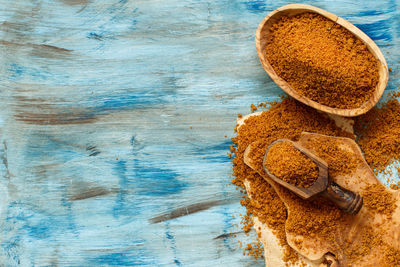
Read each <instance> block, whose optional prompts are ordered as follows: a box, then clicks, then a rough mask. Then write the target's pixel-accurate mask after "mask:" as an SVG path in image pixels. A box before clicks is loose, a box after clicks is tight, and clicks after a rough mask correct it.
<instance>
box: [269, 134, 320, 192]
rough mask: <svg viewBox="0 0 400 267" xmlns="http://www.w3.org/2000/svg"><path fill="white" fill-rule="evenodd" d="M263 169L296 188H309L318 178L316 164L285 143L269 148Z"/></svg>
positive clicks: (291, 145)
mask: <svg viewBox="0 0 400 267" xmlns="http://www.w3.org/2000/svg"><path fill="white" fill-rule="evenodd" d="M265 167H266V168H267V169H268V171H269V172H270V173H272V174H273V175H275V176H276V177H278V178H280V179H282V180H284V181H285V182H287V183H290V184H292V185H294V186H298V187H303V188H307V187H310V186H311V185H313V184H314V183H315V181H316V180H317V178H318V166H317V164H315V163H314V161H312V160H311V159H310V158H308V157H307V156H306V155H304V154H303V153H302V152H300V151H299V150H298V149H296V148H295V147H294V145H293V144H292V143H291V142H287V141H286V142H278V143H276V144H274V145H273V146H271V147H270V148H269V150H268V154H267V157H266V160H265Z"/></svg>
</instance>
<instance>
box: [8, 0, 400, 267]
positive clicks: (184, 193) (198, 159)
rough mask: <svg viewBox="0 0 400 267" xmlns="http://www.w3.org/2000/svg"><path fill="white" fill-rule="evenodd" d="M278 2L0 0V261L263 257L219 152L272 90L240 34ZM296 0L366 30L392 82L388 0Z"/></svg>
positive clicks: (171, 262)
mask: <svg viewBox="0 0 400 267" xmlns="http://www.w3.org/2000/svg"><path fill="white" fill-rule="evenodd" d="M288 3H290V2H288V1H264V0H253V1H246V0H244V1H228V0H222V1H194V0H188V1H178V0H170V1H159V0H135V1H132V0H131V1H127V0H125V1H124V0H121V1H114V0H112V1H104V0H103V1H101V0H90V1H89V0H72V1H70V0H62V1H61V0H60V1H56V0H48V1H40V0H38V1H27V0H17V1H6V0H0V4H1V9H0V49H1V50H2V53H0V59H1V63H2V64H1V65H0V74H1V75H0V90H1V93H2V98H1V101H0V134H1V142H0V158H1V160H0V163H1V164H0V172H1V175H2V179H1V180H0V191H1V195H2V198H1V202H0V205H1V206H0V220H1V228H0V229H1V231H0V240H1V245H0V262H1V263H2V265H4V266H17V265H19V266H215V265H221V264H223V265H226V266H263V265H264V262H263V261H262V260H259V261H257V262H254V260H253V259H251V258H249V257H246V256H243V255H242V248H239V246H238V243H237V241H238V240H241V241H243V242H245V240H246V239H247V240H255V238H254V234H253V235H252V236H249V237H246V236H245V235H244V234H243V233H242V232H240V230H241V229H240V227H239V226H238V225H239V223H240V220H241V219H240V215H239V214H240V213H244V210H243V208H242V207H241V206H240V204H239V200H240V194H239V192H238V191H237V190H236V189H235V188H234V187H233V186H231V185H230V184H229V183H230V179H231V164H230V161H229V159H228V158H227V155H226V154H227V152H228V149H229V145H230V144H231V141H230V138H229V137H232V136H233V131H232V130H233V128H234V126H235V118H236V114H237V113H243V114H246V113H248V112H249V110H250V109H249V105H250V104H252V103H254V104H256V103H257V102H261V101H271V100H279V95H281V94H282V91H281V89H280V88H279V87H277V86H276V85H275V84H274V83H273V82H272V81H271V80H270V78H269V77H267V75H266V74H265V72H264V70H263V69H262V66H261V64H260V63H259V60H258V58H257V52H256V49H255V47H254V34H255V31H256V28H257V25H258V23H259V22H260V21H261V20H262V18H264V17H265V16H266V14H268V13H269V12H271V11H272V10H274V9H276V8H277V7H279V6H282V5H285V4H288ZM307 3H309V4H312V5H315V6H318V7H320V8H323V9H326V10H329V11H330V12H332V13H335V14H338V15H339V16H341V17H344V18H346V19H348V20H349V21H351V22H352V23H354V24H355V25H356V26H357V27H359V28H360V29H361V30H363V31H364V32H365V33H366V34H368V35H369V36H370V37H371V38H372V39H373V40H374V41H375V42H376V43H377V44H378V45H379V47H380V48H381V50H382V51H383V53H384V54H385V56H386V58H387V60H388V65H389V67H391V68H392V69H393V72H392V73H391V77H390V79H391V80H390V81H389V87H388V88H389V89H390V90H393V89H395V88H397V86H398V82H399V74H398V73H399V72H398V67H397V64H398V61H399V55H400V54H399V53H398V47H400V46H399V45H400V44H399V40H400V39H399V36H398V25H399V11H398V4H399V1H372V0H368V1H363V2H355V1H349V0H346V1H344V0H342V1H329V0H326V1H318V2H317V1H307ZM190 126H192V129H190ZM225 135H226V136H227V138H226V137H225ZM186 210H187V212H186ZM182 211H185V212H182ZM177 215H180V216H177ZM154 218H158V220H155V219H154ZM236 232H239V233H238V234H237V235H235V234H232V233H236ZM217 237H218V238H217Z"/></svg>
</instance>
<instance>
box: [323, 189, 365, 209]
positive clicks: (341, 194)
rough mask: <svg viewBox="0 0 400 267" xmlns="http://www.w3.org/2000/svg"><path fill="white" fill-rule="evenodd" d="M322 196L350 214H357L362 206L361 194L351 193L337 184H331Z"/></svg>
mask: <svg viewBox="0 0 400 267" xmlns="http://www.w3.org/2000/svg"><path fill="white" fill-rule="evenodd" d="M322 196H324V197H326V198H328V199H330V200H331V201H332V202H333V203H335V204H336V205H337V206H338V207H339V208H341V209H342V210H343V211H345V212H347V213H349V214H357V213H358V212H359V211H360V209H361V207H362V205H363V198H362V196H360V194H357V193H354V192H352V191H349V190H347V189H345V188H343V187H341V186H340V185H338V184H337V183H335V182H331V183H330V184H329V185H328V187H327V188H326V190H325V191H324V192H322Z"/></svg>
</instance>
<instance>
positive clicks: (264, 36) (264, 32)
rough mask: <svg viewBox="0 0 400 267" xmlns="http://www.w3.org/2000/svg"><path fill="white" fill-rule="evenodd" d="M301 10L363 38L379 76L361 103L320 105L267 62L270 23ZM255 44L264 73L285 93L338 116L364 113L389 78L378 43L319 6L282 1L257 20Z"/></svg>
mask: <svg viewBox="0 0 400 267" xmlns="http://www.w3.org/2000/svg"><path fill="white" fill-rule="evenodd" d="M302 13H316V14H319V15H321V16H323V17H325V18H327V19H329V20H331V21H333V22H335V23H337V24H338V25H340V26H342V27H343V28H345V29H347V30H348V31H349V32H351V33H352V34H353V35H354V36H355V37H356V38H357V39H359V40H360V41H361V42H363V43H364V44H365V45H366V47H367V49H368V50H369V51H370V53H371V54H372V55H373V56H374V57H375V58H376V60H377V64H378V72H379V73H378V74H379V80H378V83H377V85H376V87H375V90H374V92H373V94H372V95H371V97H370V98H369V99H368V100H367V101H365V102H364V103H363V104H362V105H361V106H359V107H357V108H353V109H342V108H334V107H329V106H326V105H322V104H320V103H318V102H316V101H314V100H311V99H309V98H307V97H305V96H303V95H300V94H299V93H298V92H297V91H296V90H295V89H293V87H291V86H290V85H289V84H288V83H287V82H286V81H285V80H284V79H283V78H281V77H279V76H278V75H277V73H276V72H275V71H274V69H273V67H272V66H271V64H270V62H269V61H268V59H267V56H266V46H267V43H268V41H269V38H270V34H269V33H270V32H271V27H272V25H273V24H274V23H275V22H277V21H278V20H279V19H281V18H282V17H284V16H288V17H291V16H296V15H299V14H302ZM255 41H256V48H257V53H258V57H259V58H260V61H261V64H262V66H263V67H264V70H265V71H266V72H267V73H268V75H269V76H270V77H271V79H272V80H273V81H274V82H275V83H276V84H277V85H278V86H279V87H280V88H281V89H282V90H283V91H285V92H286V93H287V94H289V95H290V96H292V97H293V98H295V99H297V100H298V101H300V102H302V103H304V104H306V105H308V106H311V107H313V108H315V109H318V110H320V111H323V112H327V113H330V114H336V115H340V116H345V117H353V116H358V115H361V114H364V113H366V112H367V111H368V110H370V109H371V108H372V107H373V106H375V105H376V103H377V102H378V101H379V99H380V97H381V96H382V94H383V91H384V90H385V88H386V85H387V82H388V78H389V72H388V67H387V63H386V60H385V58H384V56H383V54H382V52H381V51H380V49H379V48H378V46H377V45H376V44H375V43H374V41H372V40H371V38H369V37H368V36H367V35H366V34H365V33H364V32H362V31H361V30H360V29H358V28H357V27H356V26H354V25H353V24H351V23H350V22H348V21H347V20H345V19H343V18H340V17H338V16H336V15H334V14H332V13H330V12H328V11H325V10H323V9H320V8H317V7H314V6H310V5H304V4H291V5H286V6H282V7H280V8H278V9H276V10H274V11H272V12H271V13H270V14H268V15H267V16H266V17H265V18H264V19H263V21H261V23H260V24H259V26H258V28H257V32H256V38H255Z"/></svg>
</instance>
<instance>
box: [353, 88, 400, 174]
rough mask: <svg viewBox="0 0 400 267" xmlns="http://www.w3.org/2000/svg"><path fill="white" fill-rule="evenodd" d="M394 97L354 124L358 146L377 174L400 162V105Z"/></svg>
mask: <svg viewBox="0 0 400 267" xmlns="http://www.w3.org/2000/svg"><path fill="white" fill-rule="evenodd" d="M394 97H396V95H393V96H392V98H391V99H389V100H388V101H387V102H386V103H384V104H382V106H381V107H376V108H373V109H372V110H371V111H369V112H367V113H366V114H364V115H362V116H360V117H357V118H356V120H355V124H354V129H355V132H356V134H357V136H358V140H357V142H358V144H359V145H360V147H361V150H362V151H363V152H364V155H365V160H366V161H367V162H368V164H369V166H371V168H372V169H374V171H375V174H378V173H383V174H387V173H388V171H387V170H385V167H387V166H388V165H390V164H392V163H394V162H396V161H397V162H398V161H399V160H400V104H399V101H398V100H397V99H395V98H394Z"/></svg>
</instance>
